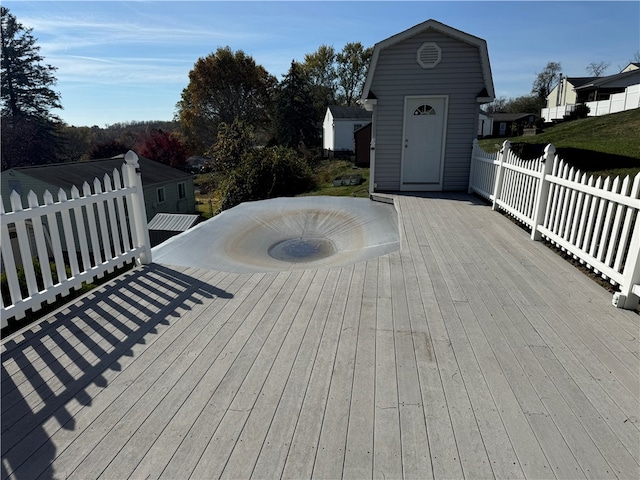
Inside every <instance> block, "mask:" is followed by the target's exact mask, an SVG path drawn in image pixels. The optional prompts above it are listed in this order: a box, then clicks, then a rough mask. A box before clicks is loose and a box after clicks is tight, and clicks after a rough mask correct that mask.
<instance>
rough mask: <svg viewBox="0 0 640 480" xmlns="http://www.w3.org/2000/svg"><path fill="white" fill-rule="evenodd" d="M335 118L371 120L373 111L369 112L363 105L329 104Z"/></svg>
mask: <svg viewBox="0 0 640 480" xmlns="http://www.w3.org/2000/svg"><path fill="white" fill-rule="evenodd" d="M327 108H328V109H329V111H330V112H331V116H332V117H333V118H334V119H338V120H339V119H342V120H346V119H349V120H351V119H356V120H360V119H362V120H371V112H367V111H366V110H365V109H364V108H362V107H344V106H341V105H329V106H328V107H327Z"/></svg>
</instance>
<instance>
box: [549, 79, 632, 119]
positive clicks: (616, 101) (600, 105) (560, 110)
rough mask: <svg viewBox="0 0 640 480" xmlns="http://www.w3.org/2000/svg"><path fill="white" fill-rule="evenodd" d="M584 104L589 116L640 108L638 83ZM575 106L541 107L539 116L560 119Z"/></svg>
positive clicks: (568, 113)
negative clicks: (603, 98)
mask: <svg viewBox="0 0 640 480" xmlns="http://www.w3.org/2000/svg"><path fill="white" fill-rule="evenodd" d="M585 105H586V106H587V107H589V114H588V116H589V117H599V116H600V115H608V114H610V113H617V112H624V111H626V110H633V109H635V108H640V85H630V86H628V87H627V88H625V90H624V92H620V93H614V94H611V95H610V96H609V98H608V99H607V100H598V101H597V102H586V103H585ZM575 108H576V106H575V105H573V104H569V105H560V106H558V107H550V108H543V109H542V110H541V111H540V117H542V118H543V119H544V121H545V122H551V121H553V120H562V119H564V117H566V116H568V115H570V114H571V112H573V111H574V110H575Z"/></svg>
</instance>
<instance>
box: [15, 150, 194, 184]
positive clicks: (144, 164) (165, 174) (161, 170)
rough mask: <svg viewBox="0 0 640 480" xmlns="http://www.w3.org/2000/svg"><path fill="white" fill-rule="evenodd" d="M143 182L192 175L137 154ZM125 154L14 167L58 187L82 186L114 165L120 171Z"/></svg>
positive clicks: (153, 182) (154, 182) (147, 182)
mask: <svg viewBox="0 0 640 480" xmlns="http://www.w3.org/2000/svg"><path fill="white" fill-rule="evenodd" d="M138 162H139V163H140V172H141V175H142V185H143V186H145V187H146V186H148V185H154V184H159V183H167V182H173V181H175V180H177V179H180V178H188V177H190V176H191V175H190V174H188V173H186V172H183V171H181V170H178V169H176V168H173V167H169V166H168V165H164V164H162V163H159V162H154V161H153V160H149V159H148V158H145V157H141V156H138ZM123 164H124V155H118V156H116V157H113V158H105V159H101V160H89V161H87V162H68V163H53V164H50V165H35V166H30V167H16V168H15V170H16V171H19V172H20V173H22V174H24V175H28V176H30V177H33V178H36V179H38V180H40V181H43V182H46V183H49V184H51V185H55V186H56V187H59V188H64V189H69V188H71V187H72V186H74V185H75V186H76V187H78V188H82V184H83V183H84V182H89V183H91V182H92V181H93V179H94V178H96V177H97V178H98V179H99V180H102V178H103V177H104V174H105V173H107V174H109V176H111V174H112V173H113V170H114V169H116V168H117V169H118V171H120V172H122V165H123Z"/></svg>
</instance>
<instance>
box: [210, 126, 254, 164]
mask: <svg viewBox="0 0 640 480" xmlns="http://www.w3.org/2000/svg"><path fill="white" fill-rule="evenodd" d="M254 138H255V137H254V132H253V128H252V127H251V126H249V125H247V124H246V123H245V122H243V121H242V120H239V119H237V118H236V119H235V120H234V121H233V122H232V123H231V124H228V123H226V122H222V123H220V125H219V127H218V140H217V141H216V143H215V145H214V146H213V148H212V149H211V150H210V151H208V152H207V157H209V158H211V159H212V164H213V169H214V170H215V171H216V172H228V171H230V170H233V169H234V168H236V167H237V166H238V165H239V164H240V161H241V160H242V157H243V156H244V154H245V153H247V152H248V151H249V150H250V149H251V148H252V147H253V146H254Z"/></svg>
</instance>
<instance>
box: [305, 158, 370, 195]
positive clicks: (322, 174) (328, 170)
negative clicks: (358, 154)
mask: <svg viewBox="0 0 640 480" xmlns="http://www.w3.org/2000/svg"><path fill="white" fill-rule="evenodd" d="M314 174H315V175H314V176H315V180H316V188H315V189H314V190H312V191H311V192H307V193H304V194H302V195H299V196H312V195H329V196H334V197H347V196H354V197H368V196H369V169H368V168H359V167H356V166H354V164H353V162H351V161H349V160H322V161H320V163H319V164H318V165H317V166H316V167H315V168H314ZM353 174H359V175H362V180H363V181H362V183H361V184H360V185H348V186H339V187H334V186H333V180H334V179H335V178H337V177H342V176H344V175H353Z"/></svg>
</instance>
